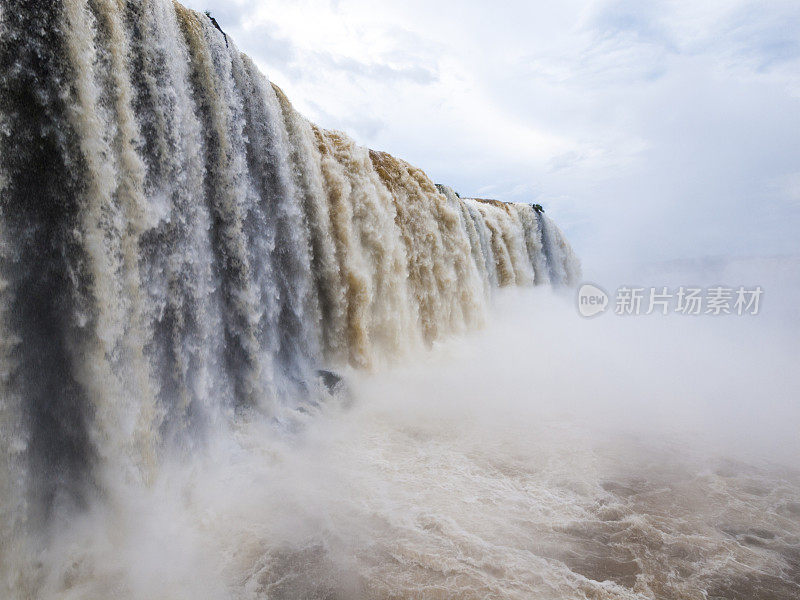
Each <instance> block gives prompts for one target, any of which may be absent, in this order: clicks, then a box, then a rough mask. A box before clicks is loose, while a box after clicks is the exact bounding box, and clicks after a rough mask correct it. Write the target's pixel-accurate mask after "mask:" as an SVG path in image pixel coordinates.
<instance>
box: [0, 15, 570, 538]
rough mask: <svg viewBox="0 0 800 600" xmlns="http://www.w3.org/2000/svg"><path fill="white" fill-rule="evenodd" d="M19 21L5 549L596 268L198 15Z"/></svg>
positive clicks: (526, 213) (6, 127)
mask: <svg viewBox="0 0 800 600" xmlns="http://www.w3.org/2000/svg"><path fill="white" fill-rule="evenodd" d="M0 34H1V35H0V428H2V430H1V431H0V444H2V448H0V496H1V497H2V500H0V503H1V506H0V511H2V513H3V514H2V515H0V517H2V518H0V521H1V522H2V525H0V526H1V527H3V528H5V529H4V531H2V532H0V536H2V539H3V540H5V541H6V542H8V543H9V544H10V543H11V542H10V541H9V540H15V539H19V538H18V536H15V535H14V532H15V531H16V530H17V529H18V528H20V527H25V526H26V523H29V522H31V521H35V522H47V521H48V520H49V518H50V517H52V515H53V514H54V513H58V512H59V511H69V510H71V509H74V508H80V506H82V505H83V504H84V503H86V502H88V500H87V498H88V497H89V496H91V495H92V494H96V493H98V492H99V493H101V494H108V493H110V492H108V490H109V489H112V488H113V486H112V485H110V483H109V482H110V481H111V480H118V479H122V480H124V481H127V482H131V483H133V484H137V485H138V484H142V485H146V484H147V482H148V481H149V480H150V478H151V477H152V474H153V472H154V470H155V469H156V468H157V465H158V464H159V461H160V460H161V459H162V457H163V455H164V453H165V449H166V448H178V449H179V450H180V451H181V452H186V453H191V452H192V449H193V448H194V447H195V445H196V444H198V443H202V442H199V441H198V440H201V439H202V435H201V433H202V432H203V431H204V430H207V429H208V428H214V427H218V426H220V423H226V422H230V421H231V420H232V419H236V418H237V416H238V415H240V414H258V415H266V417H267V418H269V419H272V420H274V421H275V423H276V424H277V426H279V427H280V426H285V427H291V423H292V421H293V418H294V416H295V415H297V414H304V413H306V414H307V413H308V412H309V411H310V410H311V409H312V408H313V406H314V405H315V403H316V402H317V399H318V398H319V394H321V393H323V391H324V390H323V391H321V388H322V386H321V385H320V383H319V382H318V379H319V378H318V376H317V372H318V370H319V369H331V368H333V369H338V368H341V367H342V366H345V365H348V366H351V367H355V368H369V367H371V366H373V365H375V364H377V363H383V362H386V361H392V360H396V359H397V358H398V357H402V356H403V355H404V354H407V353H408V352H411V351H414V350H415V349H419V348H424V347H425V345H426V344H430V343H431V342H433V341H434V340H436V339H440V338H442V337H443V336H447V335H451V334H457V333H459V332H463V331H466V330H469V329H471V328H474V327H477V326H479V325H480V324H481V323H482V322H483V320H484V317H485V313H486V309H487V306H488V304H489V303H490V299H491V296H492V293H493V292H492V290H494V289H495V288H499V287H503V286H512V285H519V286H529V285H536V284H551V285H571V284H573V283H575V282H576V280H577V278H578V277H579V269H580V267H579V263H578V261H577V259H576V258H575V256H574V254H573V253H572V250H571V249H570V246H569V244H568V243H567V242H566V240H565V238H564V236H563V234H562V233H561V231H560V230H559V229H558V227H556V225H555V224H554V223H553V222H552V221H551V220H550V219H549V218H548V217H547V216H545V215H544V214H543V213H542V212H541V210H538V209H535V208H534V207H533V206H531V205H524V204H507V203H503V202H497V201H491V200H478V199H466V198H460V197H459V196H458V195H457V194H455V193H454V192H453V191H452V190H451V189H449V188H447V187H444V186H438V187H437V186H436V185H434V183H433V182H431V180H430V179H429V178H428V177H427V176H426V175H425V173H423V172H422V171H421V170H420V169H418V168H416V167H413V166H411V165H409V164H408V163H406V162H404V161H402V160H398V159H396V158H394V157H392V156H390V155H388V154H385V153H382V152H375V151H372V150H369V149H366V148H363V147H360V146H358V145H356V144H355V143H354V142H353V141H352V140H350V139H349V138H348V137H346V136H345V135H344V134H341V133H338V132H333V131H326V130H324V129H321V128H319V127H317V126H315V125H313V124H312V123H310V122H308V121H307V120H306V119H305V118H303V117H302V116H301V115H300V114H298V113H297V112H296V111H295V110H294V109H293V107H292V106H291V104H290V103H289V101H288V100H287V98H286V97H285V96H284V94H283V93H282V92H281V90H280V89H278V88H277V87H276V86H275V85H273V84H271V83H270V82H269V81H268V80H267V79H266V78H265V77H264V76H263V75H262V74H261V73H260V72H259V71H258V69H257V68H256V67H255V65H254V64H253V62H252V61H251V60H250V59H249V58H248V57H247V56H245V55H244V54H242V53H241V52H240V51H239V50H238V49H237V47H236V45H235V43H234V41H233V40H232V39H230V38H229V37H227V36H225V35H224V34H223V33H222V32H221V31H220V30H218V29H217V28H216V27H215V26H214V24H213V23H212V21H211V20H210V19H209V18H208V17H206V16H205V15H203V14H199V13H196V12H193V11H191V10H188V9H186V8H184V7H182V6H181V5H179V4H176V3H172V2H170V1H169V0H142V1H125V0H63V1H47V0H42V1H40V2H22V1H18V0H6V1H4V2H3V4H2V6H0ZM2 545H3V543H1V542H0V546H2ZM5 547H6V548H8V547H9V546H8V545H6V546H5Z"/></svg>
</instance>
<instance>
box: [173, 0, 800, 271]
mask: <svg viewBox="0 0 800 600" xmlns="http://www.w3.org/2000/svg"><path fill="white" fill-rule="evenodd" d="M186 3H187V4H188V5H189V6H191V7H192V8H195V9H198V10H202V9H206V8H208V9H210V10H211V11H212V13H213V14H214V16H215V17H216V18H217V20H218V21H219V23H220V25H221V26H222V27H223V29H225V30H226V32H227V33H228V34H230V35H232V36H233V38H234V40H235V42H236V44H237V45H238V47H239V49H240V50H242V51H244V52H245V53H247V54H249V55H250V56H251V57H252V58H253V59H254V60H255V61H256V63H257V64H258V65H259V66H260V67H261V69H262V70H263V72H264V73H265V74H266V75H267V76H268V77H269V78H270V79H271V80H272V81H274V82H275V83H277V84H278V85H280V86H281V87H282V88H283V89H284V90H285V91H286V93H287V95H288V96H289V98H290V99H291V100H292V102H293V103H294V105H295V106H296V107H297V108H298V109H299V110H300V111H301V112H302V113H304V114H305V115H306V116H307V117H309V118H310V119H311V120H312V121H314V122H316V123H318V124H320V125H322V126H324V127H327V128H335V129H340V130H343V131H345V132H347V133H348V134H349V135H350V136H351V137H353V138H355V140H356V141H358V142H359V143H361V144H364V145H367V146H369V147H372V148H377V149H381V150H386V151H388V152H390V153H392V154H395V155H397V156H399V157H402V158H404V159H406V160H408V161H409V162H411V163H414V164H415V165H417V166H419V167H422V168H423V169H424V170H425V171H426V172H427V173H428V175H430V176H431V178H432V179H434V180H435V181H436V182H437V183H439V182H440V183H447V184H449V185H451V186H452V187H454V188H455V189H456V190H457V191H459V192H460V193H461V195H462V196H463V195H469V196H482V197H493V198H498V199H501V200H513V201H528V202H530V201H534V202H539V203H541V204H543V205H544V206H545V209H546V210H547V211H548V214H550V215H551V216H553V217H554V218H555V219H557V221H558V222H559V224H560V225H561V226H562V228H563V229H564V230H565V231H566V232H567V235H568V236H569V238H570V239H571V240H572V242H573V244H574V246H575V247H576V249H577V251H578V253H579V254H580V255H581V257H582V258H583V259H584V262H585V263H588V264H592V263H593V262H596V261H606V260H610V259H621V260H625V259H636V260H657V261H660V260H670V259H674V258H690V257H701V256H719V255H745V256H750V255H760V256H768V255H773V254H798V253H800V245H798V242H797V236H798V226H799V225H800V2H798V1H797V0H789V1H786V2H781V1H774V2H751V1H737V0H720V1H716V0H703V1H699V0H691V1H675V2H663V3H658V2H639V1H635V0H632V1H605V0H600V1H583V0H561V1H559V2H531V1H525V0H521V1H509V2H486V1H483V2H471V1H459V2H456V1H453V2H445V1H439V2H437V1H432V0H427V1H423V0H419V1H418V0H405V1H402V2H398V1H396V0H395V1H391V2H383V1H376V0H369V1H361V0H338V1H336V0H330V1H310V0H306V1H304V0H286V1H283V0H280V1H279V0H188V1H187V2H186Z"/></svg>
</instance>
